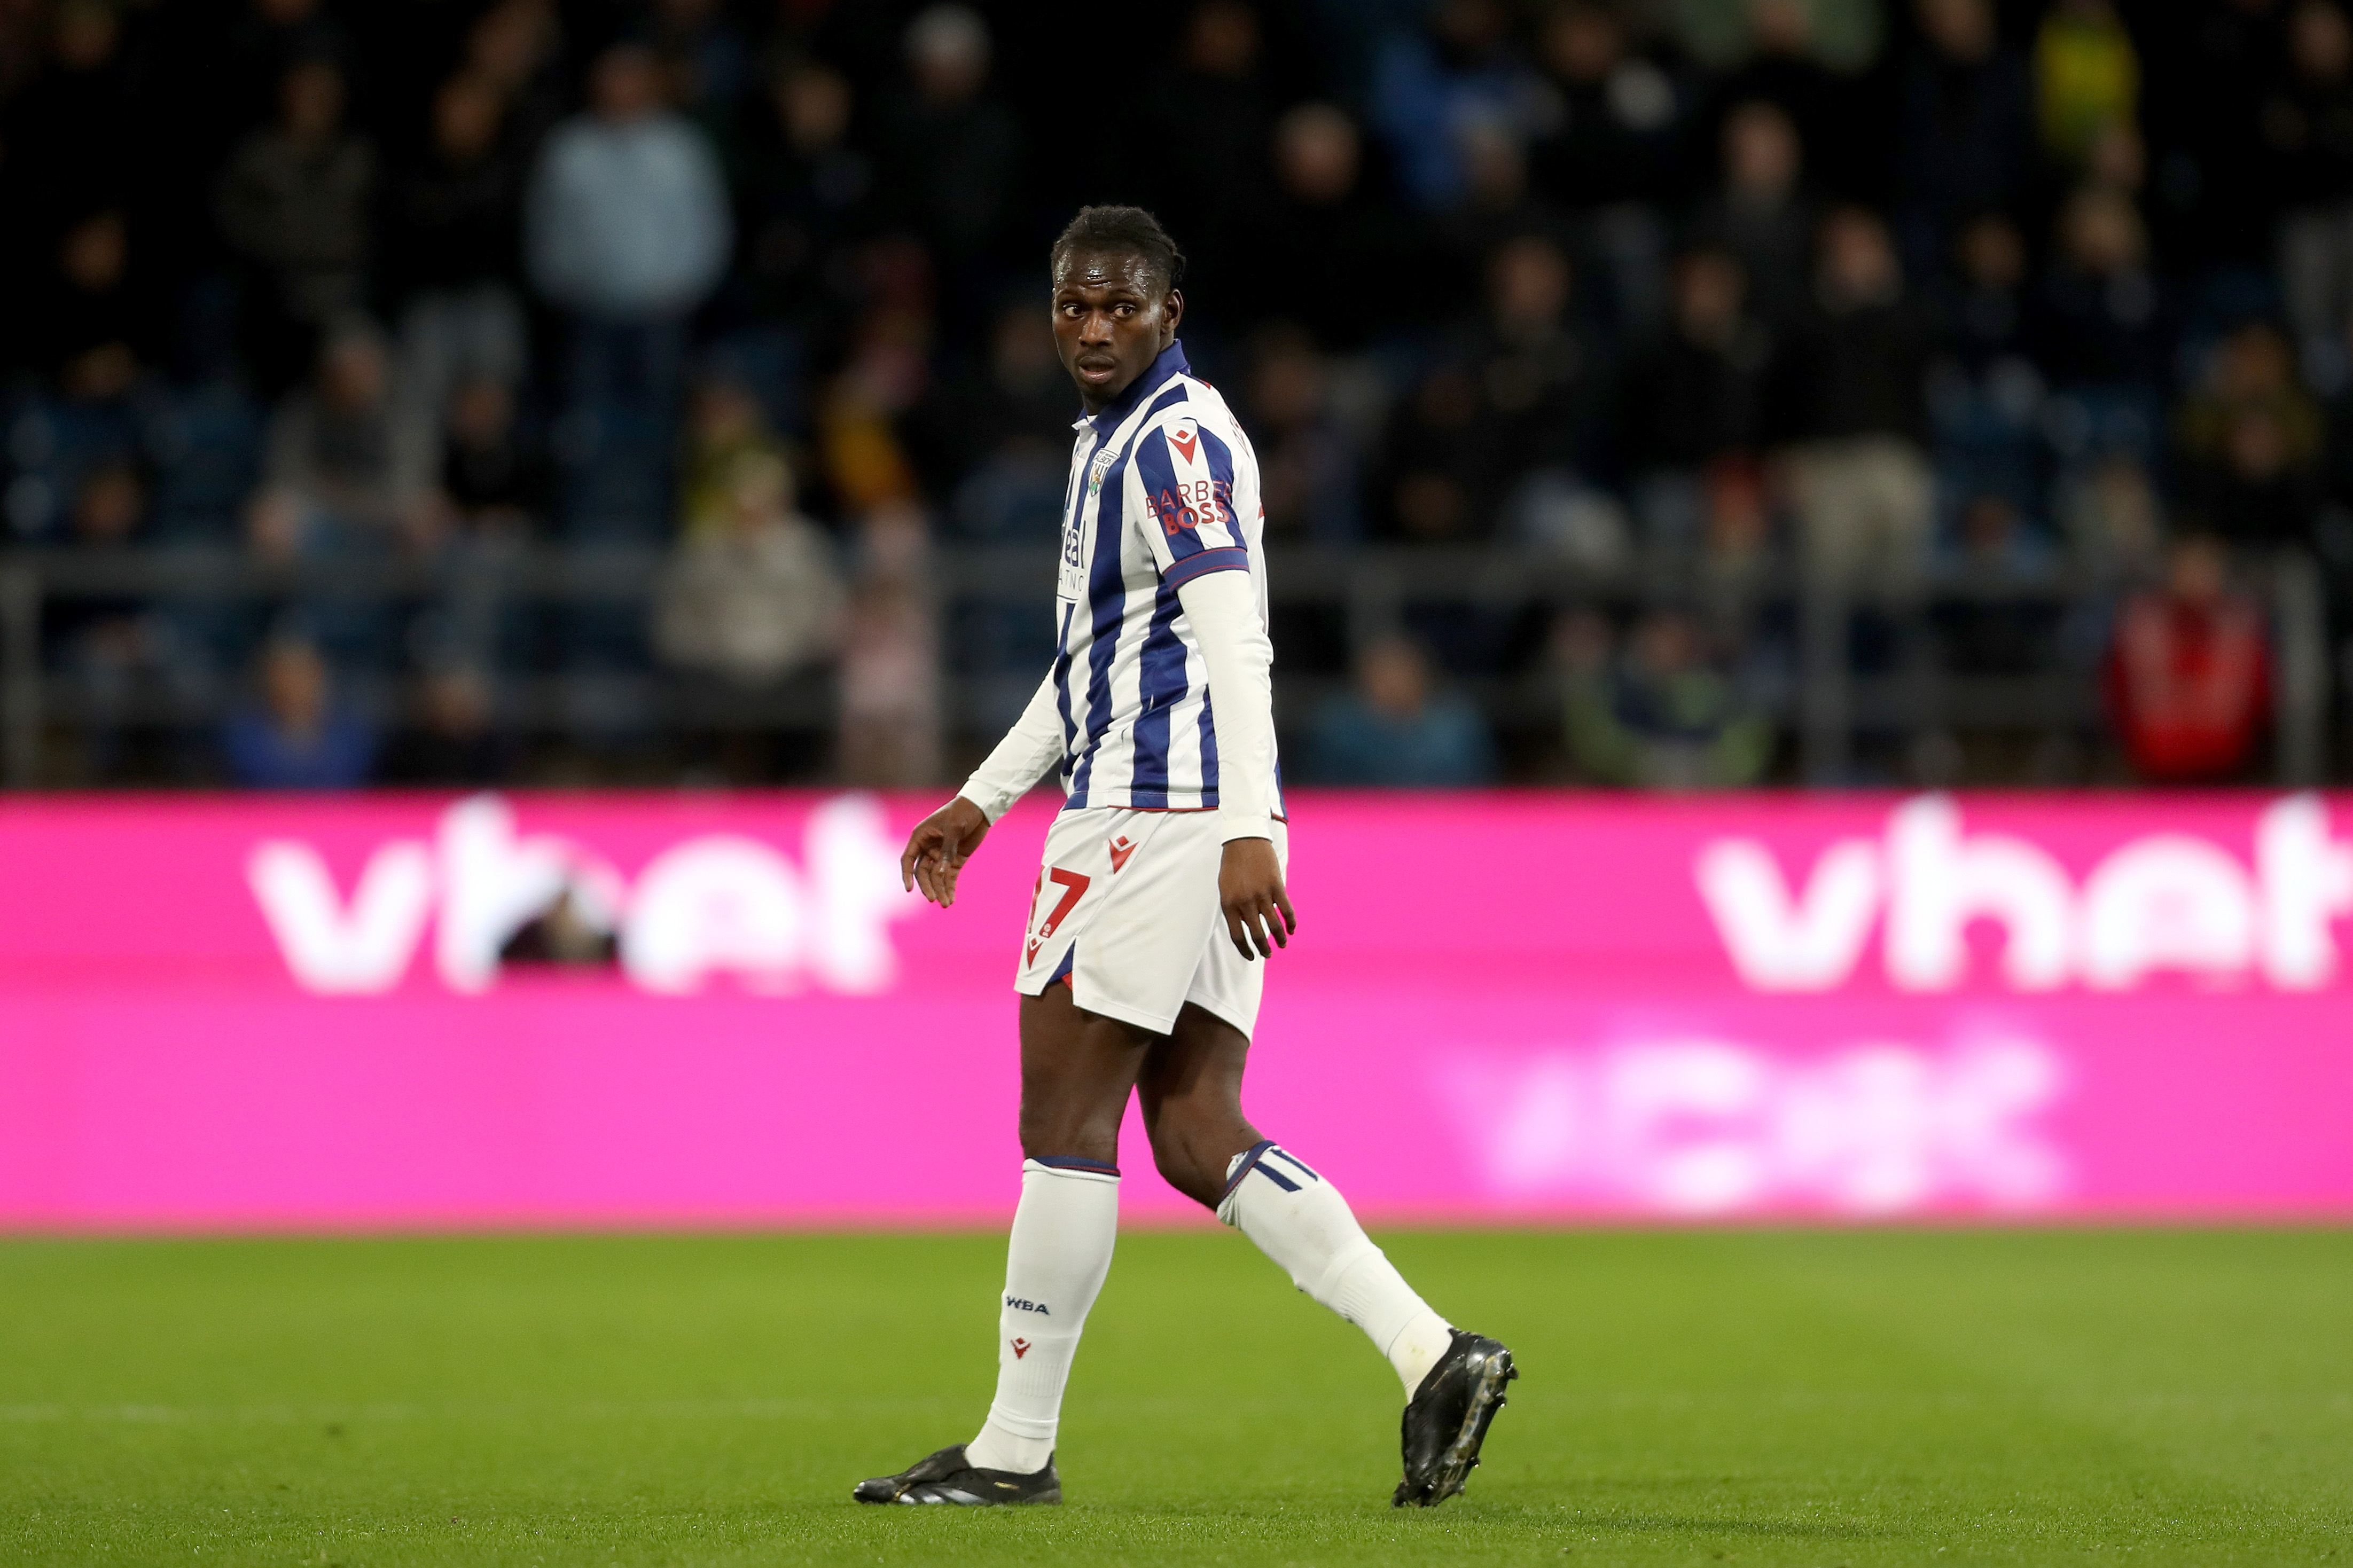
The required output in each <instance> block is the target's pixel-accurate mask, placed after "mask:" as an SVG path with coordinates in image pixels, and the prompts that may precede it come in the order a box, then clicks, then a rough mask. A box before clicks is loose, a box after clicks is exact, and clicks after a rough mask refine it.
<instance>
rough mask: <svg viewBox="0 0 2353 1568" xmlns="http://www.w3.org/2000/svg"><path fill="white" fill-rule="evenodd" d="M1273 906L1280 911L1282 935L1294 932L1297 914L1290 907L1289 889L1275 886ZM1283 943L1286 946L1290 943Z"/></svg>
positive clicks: (1297, 920)
mask: <svg viewBox="0 0 2353 1568" xmlns="http://www.w3.org/2000/svg"><path fill="white" fill-rule="evenodd" d="M1274 907H1275V908H1277V909H1279V910H1282V929H1283V933H1284V935H1285V936H1289V935H1291V934H1293V933H1294V932H1296V931H1298V930H1299V916H1298V915H1297V913H1295V912H1294V911H1293V909H1292V907H1291V893H1290V891H1289V889H1283V888H1277V889H1275V890H1274ZM1283 945H1284V946H1286V947H1288V946H1289V945H1290V943H1289V942H1285V943H1284V944H1283Z"/></svg>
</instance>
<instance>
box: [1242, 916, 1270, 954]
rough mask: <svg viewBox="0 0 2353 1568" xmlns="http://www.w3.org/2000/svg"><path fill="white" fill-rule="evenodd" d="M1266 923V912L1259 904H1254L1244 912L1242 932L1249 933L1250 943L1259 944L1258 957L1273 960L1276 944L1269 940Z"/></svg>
mask: <svg viewBox="0 0 2353 1568" xmlns="http://www.w3.org/2000/svg"><path fill="white" fill-rule="evenodd" d="M1265 921H1266V910H1265V909H1264V908H1263V907H1261V905H1259V904H1252V905H1250V908H1249V909H1247V910H1243V911H1242V930H1244V931H1248V932H1249V933H1250V941H1252V942H1256V943H1257V944H1258V955H1259V956H1260V957H1261V958H1272V957H1273V956H1274V943H1272V942H1269V941H1268V940H1267V937H1266V926H1265Z"/></svg>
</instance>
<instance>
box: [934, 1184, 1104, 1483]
mask: <svg viewBox="0 0 2353 1568" xmlns="http://www.w3.org/2000/svg"><path fill="white" fill-rule="evenodd" d="M1118 1234H1119V1173H1118V1172H1117V1171H1116V1170H1114V1169H1113V1168H1112V1167H1110V1166H1108V1165H1098V1164H1094V1163H1089V1162H1084V1161H1060V1160H1056V1161H1038V1160H1029V1161H1026V1162H1024V1163H1023V1164H1022V1167H1021V1206H1020V1207H1019V1208H1018V1209H1017V1210H1016V1211H1015V1212H1014V1215H1013V1235H1012V1237H1011V1239H1010V1240H1009V1241H1008V1244H1007V1247H1006V1258H1005V1294H1004V1300H1003V1301H1002V1304H1001V1305H1000V1307H999V1309H998V1313H997V1398H996V1400H995V1401H994V1402H993V1403H992V1404H991V1405H989V1407H988V1421H987V1425H985V1426H982V1427H981V1429H980V1436H977V1437H975V1438H974V1439H973V1440H972V1441H971V1442H970V1443H968V1444H966V1445H965V1462H966V1463H967V1464H970V1465H972V1466H974V1467H976V1468H980V1469H985V1470H1010V1471H1013V1472H1015V1473H1017V1474H1020V1475H1029V1474H1031V1473H1033V1472H1035V1471H1037V1470H1039V1469H1042V1468H1045V1465H1046V1461H1047V1460H1049V1459H1050V1458H1052V1457H1053V1454H1054V1433H1055V1429H1056V1427H1057V1426H1058V1425H1059V1424H1060V1420H1061V1414H1062V1389H1063V1385H1064V1384H1067V1383H1069V1381H1070V1377H1071V1358H1072V1357H1073V1356H1075V1355H1076V1354H1077V1353H1078V1349H1079V1334H1080V1331H1082V1330H1083V1329H1084V1328H1085V1327H1086V1321H1087V1312H1088V1310H1090V1309H1091V1308H1092V1307H1093V1306H1094V1304H1095V1296H1096V1294H1097V1293H1098V1292H1099V1291H1101V1290H1102V1289H1103V1276H1104V1275H1105V1274H1107V1273H1109V1272H1110V1271H1111V1253H1112V1244H1113V1241H1114V1240H1115V1239H1116V1238H1117V1237H1118Z"/></svg>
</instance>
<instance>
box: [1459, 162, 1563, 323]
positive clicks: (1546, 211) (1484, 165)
mask: <svg viewBox="0 0 2353 1568" xmlns="http://www.w3.org/2000/svg"><path fill="white" fill-rule="evenodd" d="M1461 142H1462V167H1463V185H1462V198H1461V201H1459V202H1457V203H1456V204H1455V205H1453V206H1452V207H1451V208H1450V209H1449V210H1448V211H1447V212H1445V213H1444V214H1443V215H1441V216H1440V217H1439V219H1438V221H1437V225H1436V228H1437V232H1438V234H1439V235H1440V243H1441V244H1442V245H1443V246H1444V247H1445V248H1446V250H1447V251H1448V253H1449V255H1448V258H1447V260H1448V266H1447V270H1448V273H1449V275H1450V277H1451V278H1453V279H1459V281H1457V282H1455V283H1453V284H1452V285H1451V290H1450V291H1459V292H1463V293H1467V292H1469V291H1470V290H1471V289H1475V288H1476V287H1477V286H1478V279H1479V273H1480V270H1481V268H1482V267H1483V266H1484V265H1485V263H1486V260H1487V258H1489V257H1491V256H1493V254H1494V253H1495V251H1496V249H1497V247H1501V246H1504V245H1508V244H1509V243H1511V242H1512V241H1513V240H1514V239H1519V238H1522V237H1526V236H1531V235H1533V236H1537V237H1543V238H1547V239H1550V240H1552V241H1554V242H1555V243H1556V244H1557V245H1559V246H1561V247H1564V248H1566V247H1567V246H1568V245H1569V243H1570V233H1569V224H1568V220H1567V217H1566V216H1564V215H1562V214H1561V213H1558V212H1556V211H1555V210H1554V209H1553V207H1552V206H1551V205H1549V204H1548V203H1546V202H1545V201H1542V200H1540V199H1539V198H1537V197H1535V196H1532V195H1529V194H1528V161H1527V153H1526V151H1525V149H1524V148H1523V147H1522V146H1521V144H1520V139H1519V138H1518V136H1516V135H1515V134H1514V133H1513V132H1512V131H1511V130H1510V128H1509V127H1507V126H1504V125H1503V124H1501V123H1498V122H1496V121H1483V120H1482V121H1472V122H1471V123H1470V124H1468V125H1466V126H1464V127H1463V128H1462V132H1461Z"/></svg>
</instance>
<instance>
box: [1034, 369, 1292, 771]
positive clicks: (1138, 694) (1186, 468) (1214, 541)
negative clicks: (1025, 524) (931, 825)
mask: <svg viewBox="0 0 2353 1568" xmlns="http://www.w3.org/2000/svg"><path fill="white" fill-rule="evenodd" d="M1077 428H1078V432H1079V435H1078V440H1077V442H1076V444H1075V446H1074V447H1073V449H1072V451H1071V482H1070V492H1069V495H1068V497H1067V499H1066V500H1065V501H1064V503H1063V519H1062V568H1061V579H1060V591H1059V592H1058V594H1057V595H1056V603H1055V610H1054V615H1055V619H1056V622H1057V624H1058V626H1059V627H1060V646H1059V648H1058V650H1057V652H1056V655H1055V658H1054V668H1053V678H1052V679H1053V682H1054V686H1055V691H1056V697H1057V703H1058V707H1059V710H1060V714H1061V720H1062V742H1063V743H1062V773H1061V777H1062V787H1063V789H1064V790H1065V792H1067V794H1068V795H1069V800H1068V802H1067V803H1066V808H1068V809H1076V808H1079V807H1083V806H1129V807H1139V808H1145V809H1157V810H1207V809H1213V808H1215V807H1216V805H1218V728H1217V719H1216V715H1215V713H1214V711H1213V709H1212V704H1211V703H1210V700H1209V689H1208V667H1207V665H1206V664H1205V663H1204V661H1203V659H1202V657H1201V648H1200V645H1199V642H1198V639H1197V638H1196V637H1195V636H1194V632H1193V627H1192V626H1191V625H1190V624H1189V623H1188V622H1187V618H1186V616H1185V610H1184V606H1183V605H1181V604H1180V603H1179V602H1178V600H1177V597H1176V590H1177V589H1178V588H1180V587H1182V586H1183V585H1184V584H1187V583H1188V582H1190V581H1192V580H1193V579H1194V578H1196V577H1198V576H1201V575H1203V574H1207V573H1210V572H1247V573H1249V574H1250V580H1251V584H1252V585H1253V586H1254V587H1255V588H1256V590H1257V598H1258V606H1259V615H1260V616H1261V618H1263V617H1264V616H1265V615H1266V557H1265V554H1264V552H1263V551H1262V550H1261V547H1260V546H1261V534H1262V531H1263V530H1264V528H1265V523H1266V519H1265V513H1264V510H1263V509H1262V507H1261V504H1260V500H1259V472H1258V457H1257V454H1256V453H1254V452H1252V451H1251V450H1250V438H1249V437H1246V436H1244V435H1243V434H1242V430H1241V426H1240V423H1239V422H1238V421H1236V419H1235V418H1234V416H1233V411H1232V410H1231V409H1229V408H1228V407H1227V406H1226V400H1225V399H1224V398H1223V397H1221V396H1219V394H1218V392H1217V389H1216V388H1214V387H1212V386H1210V385H1209V384H1208V383H1207V382H1205V381H1202V380H1199V379H1198V377H1196V376H1194V375H1193V374H1191V367H1190V366H1189V365H1187V363H1186V362H1185V349H1184V345H1183V344H1182V343H1172V344H1170V345H1169V347H1168V348H1167V349H1166V351H1165V352H1164V353H1162V354H1161V355H1160V357H1159V358H1158V359H1156V360H1155V361H1153V363H1152V367H1151V368H1150V369H1149V370H1147V371H1145V373H1144V374H1142V375H1139V376H1137V377H1136V378H1135V381H1134V384H1132V385H1131V386H1129V387H1128V389H1127V390H1126V391H1125V392H1124V393H1122V394H1121V395H1120V396H1119V398H1118V399H1117V401H1115V402H1113V404H1112V405H1109V406H1108V407H1106V408H1104V409H1103V412H1102V413H1100V414H1098V415H1096V416H1093V417H1092V418H1090V419H1082V420H1080V421H1079V423H1078V426H1077Z"/></svg>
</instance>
